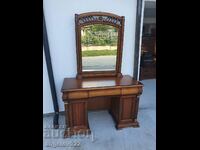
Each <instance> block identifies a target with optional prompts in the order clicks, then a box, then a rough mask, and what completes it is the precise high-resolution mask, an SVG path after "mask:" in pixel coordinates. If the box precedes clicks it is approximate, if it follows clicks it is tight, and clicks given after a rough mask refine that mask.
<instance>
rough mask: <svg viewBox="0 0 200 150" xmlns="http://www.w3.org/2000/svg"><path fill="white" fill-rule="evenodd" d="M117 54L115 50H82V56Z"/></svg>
mask: <svg viewBox="0 0 200 150" xmlns="http://www.w3.org/2000/svg"><path fill="white" fill-rule="evenodd" d="M107 55H117V50H90V51H82V57H93V56H107Z"/></svg>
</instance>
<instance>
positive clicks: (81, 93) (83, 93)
mask: <svg viewBox="0 0 200 150" xmlns="http://www.w3.org/2000/svg"><path fill="white" fill-rule="evenodd" d="M81 98H88V92H87V91H77V92H69V93H68V99H81Z"/></svg>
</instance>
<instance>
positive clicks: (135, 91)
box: [122, 87, 139, 95]
mask: <svg viewBox="0 0 200 150" xmlns="http://www.w3.org/2000/svg"><path fill="white" fill-rule="evenodd" d="M138 93H139V88H137V87H131V88H122V95H128V94H138Z"/></svg>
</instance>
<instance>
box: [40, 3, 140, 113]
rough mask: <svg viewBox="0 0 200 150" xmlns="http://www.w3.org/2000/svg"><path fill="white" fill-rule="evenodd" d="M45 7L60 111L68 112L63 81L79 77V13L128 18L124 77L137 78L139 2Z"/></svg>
mask: <svg viewBox="0 0 200 150" xmlns="http://www.w3.org/2000/svg"><path fill="white" fill-rule="evenodd" d="M43 4H44V5H43V6H44V15H45V19H46V26H47V32H48V39H49V46H50V53H51V57H52V58H51V59H52V67H53V71H54V77H55V84H56V90H57V96H58V100H59V107H60V111H62V110H64V105H63V102H62V99H61V96H62V93H61V92H60V90H61V87H62V82H63V79H64V78H65V77H75V76H76V73H77V71H76V65H77V64H76V45H75V24H74V14H75V13H84V12H90V11H104V12H110V13H114V14H117V15H120V16H125V30H124V48H123V56H122V73H123V74H129V75H133V66H134V64H133V63H134V60H133V58H134V44H135V20H136V7H137V0H43ZM44 92H46V91H44Z"/></svg>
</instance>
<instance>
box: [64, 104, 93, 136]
mask: <svg viewBox="0 0 200 150" xmlns="http://www.w3.org/2000/svg"><path fill="white" fill-rule="evenodd" d="M65 111H66V116H67V118H66V119H67V120H66V122H67V126H68V128H66V130H65V134H64V137H70V136H71V135H79V134H85V135H87V134H90V133H91V131H90V128H89V124H88V117H87V116H88V114H87V101H83V100H76V101H68V103H65Z"/></svg>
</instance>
